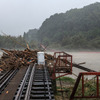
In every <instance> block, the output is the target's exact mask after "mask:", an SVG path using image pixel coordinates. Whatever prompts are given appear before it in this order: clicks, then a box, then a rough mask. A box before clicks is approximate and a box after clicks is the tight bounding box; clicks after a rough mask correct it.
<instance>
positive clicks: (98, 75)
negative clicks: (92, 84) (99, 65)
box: [70, 72, 100, 100]
mask: <svg viewBox="0 0 100 100" xmlns="http://www.w3.org/2000/svg"><path fill="white" fill-rule="evenodd" d="M84 75H96V78H97V81H96V89H97V91H96V95H95V96H85V95H84ZM99 77H100V72H81V73H79V75H78V78H77V80H76V83H75V85H74V88H73V91H72V94H71V96H70V100H74V99H75V98H100V91H99V88H100V87H99ZM81 78H82V96H75V93H76V90H77V88H78V85H79V83H80V80H81Z"/></svg>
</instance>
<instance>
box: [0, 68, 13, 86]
mask: <svg viewBox="0 0 100 100" xmlns="http://www.w3.org/2000/svg"><path fill="white" fill-rule="evenodd" d="M13 69H14V68H12V69H10V70H9V71H7V72H6V73H4V74H3V75H2V76H1V77H0V84H1V83H2V82H3V81H4V80H5V79H6V78H7V77H8V75H9V74H10V73H11V72H12V71H13Z"/></svg>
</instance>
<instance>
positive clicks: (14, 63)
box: [0, 48, 54, 70]
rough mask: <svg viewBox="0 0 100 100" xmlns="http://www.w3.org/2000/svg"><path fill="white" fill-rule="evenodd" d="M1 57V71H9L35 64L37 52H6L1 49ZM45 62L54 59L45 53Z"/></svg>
mask: <svg viewBox="0 0 100 100" xmlns="http://www.w3.org/2000/svg"><path fill="white" fill-rule="evenodd" d="M1 50H2V51H3V55H2V57H1V59H0V68H1V69H2V70H9V69H11V68H20V67H23V66H28V65H29V64H30V63H33V64H34V63H36V62H37V52H39V50H31V49H28V48H27V49H25V50H20V51H19V50H7V49H1ZM45 60H46V61H48V60H54V57H53V56H52V55H50V54H47V53H45Z"/></svg>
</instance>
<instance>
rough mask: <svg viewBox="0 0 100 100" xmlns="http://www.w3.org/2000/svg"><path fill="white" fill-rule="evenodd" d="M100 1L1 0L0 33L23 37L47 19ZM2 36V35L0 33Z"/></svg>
mask: <svg viewBox="0 0 100 100" xmlns="http://www.w3.org/2000/svg"><path fill="white" fill-rule="evenodd" d="M95 2H100V0H0V31H1V30H2V31H4V32H5V33H7V34H9V35H16V36H18V35H22V34H23V33H24V32H27V31H28V30H29V29H34V28H39V27H40V26H41V25H42V23H43V21H44V20H45V19H46V18H49V17H50V16H51V15H53V14H55V13H61V12H63V13H64V12H66V11H67V10H70V9H72V8H82V7H83V6H85V5H89V4H91V3H95ZM0 34H1V33H0Z"/></svg>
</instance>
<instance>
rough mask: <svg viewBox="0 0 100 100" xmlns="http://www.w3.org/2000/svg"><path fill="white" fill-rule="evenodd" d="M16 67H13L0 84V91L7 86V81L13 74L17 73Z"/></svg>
mask: <svg viewBox="0 0 100 100" xmlns="http://www.w3.org/2000/svg"><path fill="white" fill-rule="evenodd" d="M17 71H18V69H15V70H13V71H11V72H10V74H9V76H7V78H6V79H5V80H4V81H3V82H2V83H1V84H0V93H1V92H2V91H3V89H4V88H5V87H6V86H7V84H8V83H9V81H10V80H11V79H12V78H13V77H14V75H15V74H16V73H17Z"/></svg>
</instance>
